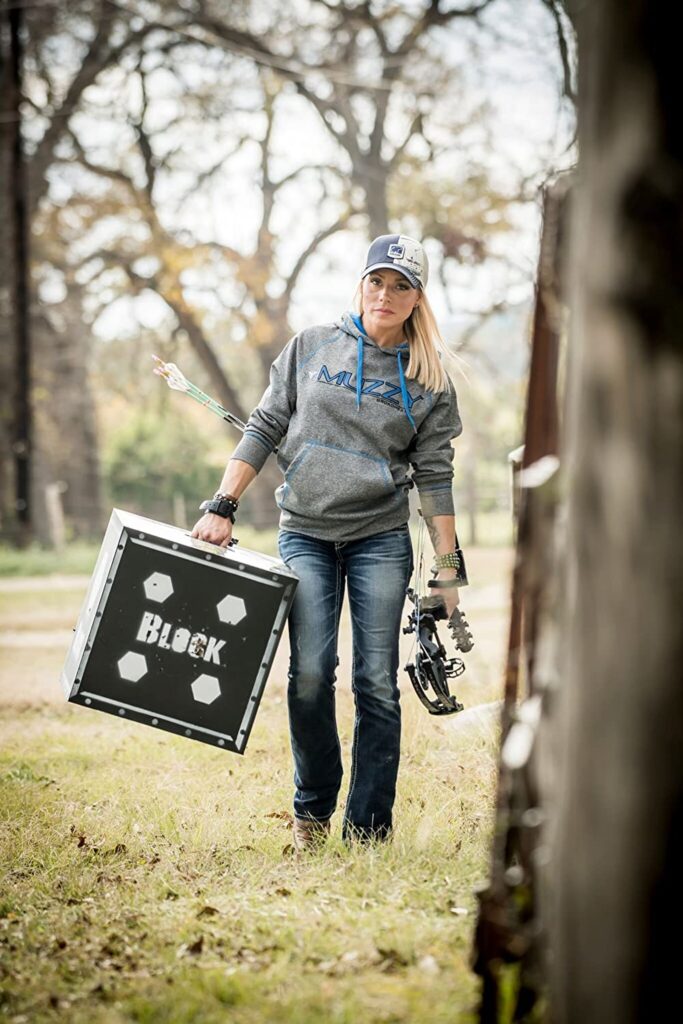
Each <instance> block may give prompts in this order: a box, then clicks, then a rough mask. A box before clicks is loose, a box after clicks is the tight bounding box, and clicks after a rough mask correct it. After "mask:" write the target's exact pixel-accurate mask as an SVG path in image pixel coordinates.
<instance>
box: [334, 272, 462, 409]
mask: <svg viewBox="0 0 683 1024" xmlns="http://www.w3.org/2000/svg"><path fill="white" fill-rule="evenodd" d="M354 305H355V307H356V311H357V312H358V313H360V315H361V316H362V315H363V293H362V282H361V283H360V284H359V285H358V289H357V291H356V296H355V301H354ZM403 330H404V332H405V335H406V338H407V339H408V343H409V344H410V359H409V360H408V366H407V368H406V376H407V377H412V378H413V380H416V381H417V382H418V384H421V385H422V387H423V388H426V389H427V390H428V391H434V392H439V391H448V389H449V388H448V375H447V373H446V370H445V369H444V367H443V364H442V358H444V357H445V358H447V359H454V357H453V354H452V353H451V352H449V351H448V349H447V348H446V343H445V342H444V340H443V338H442V337H441V332H440V330H439V326H438V324H437V322H436V317H435V316H434V312H433V310H432V307H431V306H430V304H429V299H428V298H427V296H426V294H425V292H424V291H420V301H419V302H418V304H417V305H416V306H415V309H414V310H413V312H412V313H411V314H410V316H409V317H408V319H407V320H406V322H405V323H404V325H403Z"/></svg>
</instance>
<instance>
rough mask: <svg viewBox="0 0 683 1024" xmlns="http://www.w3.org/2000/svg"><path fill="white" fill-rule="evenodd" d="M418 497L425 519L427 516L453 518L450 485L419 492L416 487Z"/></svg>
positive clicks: (453, 506) (453, 507)
mask: <svg viewBox="0 0 683 1024" xmlns="http://www.w3.org/2000/svg"><path fill="white" fill-rule="evenodd" d="M417 490H418V494H419V496H420V508H421V509H422V515H423V516H424V518H425V519H426V518H427V517H428V516H454V515H455V505H454V504H453V491H452V489H451V485H450V484H444V485H442V486H441V487H437V488H427V489H426V490H421V489H420V488H419V487H418V489H417Z"/></svg>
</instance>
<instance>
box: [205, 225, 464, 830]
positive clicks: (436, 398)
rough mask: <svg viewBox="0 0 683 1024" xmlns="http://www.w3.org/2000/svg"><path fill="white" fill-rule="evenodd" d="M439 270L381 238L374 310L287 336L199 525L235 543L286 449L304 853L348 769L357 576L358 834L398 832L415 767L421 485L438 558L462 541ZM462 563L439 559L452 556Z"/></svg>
mask: <svg viewBox="0 0 683 1024" xmlns="http://www.w3.org/2000/svg"><path fill="white" fill-rule="evenodd" d="M427 274H428V264H427V257H426V255H425V252H424V249H423V248H422V246H421V245H420V243H419V242H416V241H415V240H414V239H412V238H408V237H406V236H404V235H400V236H399V235H382V236H380V237H379V238H376V239H375V241H374V242H373V243H372V245H371V246H370V249H369V251H368V256H367V260H366V265H365V269H364V270H363V273H362V275H361V282H360V286H359V297H360V315H354V314H345V315H344V316H343V317H342V318H341V320H340V321H339V322H338V323H334V324H326V325H324V326H320V327H312V328H310V329H308V330H304V331H302V332H301V333H300V334H297V335H296V336H295V337H294V338H292V339H291V341H290V342H289V343H288V344H287V346H286V347H285V348H284V350H283V351H282V352H281V354H280V355H279V356H278V358H277V359H276V360H275V362H274V363H273V366H272V369H271V375H270V386H269V387H268V389H267V390H266V392H265V393H264V395H263V397H262V399H261V401H260V402H259V405H258V406H257V408H256V409H255V410H254V411H253V413H252V414H251V416H250V418H249V422H248V423H247V427H246V430H245V432H244V437H243V439H242V441H241V442H240V443H239V444H238V446H237V448H236V449H235V452H234V454H233V456H232V458H231V460H230V462H229V463H228V466H227V469H226V471H225V475H224V476H223V480H222V482H221V487H220V491H219V492H217V494H216V495H215V496H214V500H213V501H212V502H205V503H204V504H203V505H202V509H205V514H204V516H203V517H202V518H201V519H200V520H199V522H198V523H197V524H196V526H195V528H194V531H193V536H194V537H198V538H201V539H202V540H206V541H211V542H212V543H214V544H221V545H225V544H227V543H228V542H229V540H230V538H231V536H232V525H233V522H234V511H235V509H236V508H237V504H238V499H239V498H240V497H241V495H242V494H243V492H244V491H245V490H246V488H247V487H248V486H249V484H250V483H251V481H252V480H253V479H254V478H255V476H256V474H257V473H258V471H259V470H260V469H261V467H262V466H263V464H264V462H265V460H266V459H267V457H268V455H269V454H270V453H271V452H272V451H273V449H274V448H276V447H278V446H279V453H278V463H279V465H280V468H281V469H282V471H283V473H284V482H283V483H282V485H281V486H280V487H279V488H278V489H277V491H276V499H277V503H278V505H279V507H280V510H281V516H280V533H279V549H280V555H281V557H282V559H283V561H284V562H286V563H287V565H288V566H290V568H292V569H293V570H294V571H295V572H296V574H297V575H298V577H299V580H300V582H299V584H298V586H297V590H296V596H295V599H294V604H293V606H292V610H291V614H290V618H289V635H290V647H291V660H290V670H289V689H288V706H289V718H290V733H291V742H292V753H293V757H294V780H295V786H296V791H295V796H294V815H295V817H294V840H295V845H296V847H297V849H302V848H304V847H307V846H310V845H314V844H316V843H317V842H320V841H321V839H324V837H325V836H326V835H327V833H328V832H329V829H330V818H331V816H332V814H333V813H334V810H335V808H336V803H337V796H338V793H339V788H340V784H341V779H342V762H341V751H340V745H339V738H338V734H337V726H336V719H335V698H334V689H335V679H336V675H335V672H336V666H337V664H338V659H337V638H338V629H339V617H340V613H341V607H342V602H343V597H344V589H345V587H348V593H349V604H350V611H351V621H352V626H353V676H352V688H353V693H354V698H355V704H356V718H355V730H354V736H353V753H352V764H351V778H350V787H349V795H348V800H347V803H346V808H345V811H344V821H343V829H342V834H343V836H344V838H345V839H352V838H360V839H377V840H382V839H386V838H388V837H389V836H390V834H391V830H392V809H393V804H394V797H395V792H396V776H397V772H398V764H399V751H400V732H401V711H400V705H399V690H398V685H397V671H398V638H399V632H400V623H401V616H402V613H403V605H404V600H405V591H406V587H407V585H408V582H409V579H410V574H411V571H412V564H413V559H412V548H411V540H410V534H409V532H408V518H409V508H408V490H409V488H410V487H411V486H413V483H414V484H415V485H416V486H417V489H418V492H419V497H420V506H421V510H422V514H423V516H424V518H425V521H426V524H427V528H428V530H429V534H430V538H431V540H432V544H433V547H434V550H435V553H436V555H437V556H446V555H448V554H449V553H453V552H454V551H455V548H456V535H455V518H454V513H453V499H452V494H451V483H452V477H453V469H452V459H453V450H452V447H451V440H452V439H453V438H454V437H457V436H458V435H459V434H460V432H461V430H462V427H461V423H460V417H459V415H458V407H457V402H456V396H455V391H454V389H453V385H452V383H451V381H450V380H449V378H448V377H447V375H446V373H445V371H444V370H443V368H442V365H441V362H440V359H439V353H438V350H437V347H436V346H437V344H438V342H439V335H438V330H437V327H436V323H435V320H434V316H433V314H432V312H431V309H430V307H429V304H428V301H427V296H426V294H425V291H424V289H425V285H426V283H427ZM411 470H412V474H411ZM453 560H454V559H453V556H452V555H451V558H450V559H449V558H441V559H439V558H437V566H438V564H439V562H440V561H441V562H442V563H443V564H448V563H449V562H451V563H452V562H453ZM456 563H457V559H456ZM459 579H460V578H459V577H458V576H457V571H456V569H454V568H444V569H439V574H438V581H439V582H440V583H443V585H444V586H443V590H437V591H436V593H441V594H442V596H443V597H444V598H445V601H446V605H447V608H448V611H449V613H450V612H452V610H453V609H454V607H455V606H456V605H457V603H458V597H457V583H458V581H459Z"/></svg>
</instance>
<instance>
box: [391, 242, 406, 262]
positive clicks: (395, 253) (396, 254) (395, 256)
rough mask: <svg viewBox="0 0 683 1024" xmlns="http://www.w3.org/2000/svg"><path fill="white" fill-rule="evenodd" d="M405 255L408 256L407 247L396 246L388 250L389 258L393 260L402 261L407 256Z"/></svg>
mask: <svg viewBox="0 0 683 1024" xmlns="http://www.w3.org/2000/svg"><path fill="white" fill-rule="evenodd" d="M405 254H406V247H405V245H396V244H394V245H390V246H389V248H388V249H387V256H389V257H390V258H391V259H392V260H402V259H403V257H404V256H405Z"/></svg>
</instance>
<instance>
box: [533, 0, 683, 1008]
mask: <svg viewBox="0 0 683 1024" xmlns="http://www.w3.org/2000/svg"><path fill="white" fill-rule="evenodd" d="M578 22H579V62H580V69H581V81H580V105H579V109H580V145H581V164H580V181H579V188H578V190H577V191H578V196H577V201H576V206H575V209H574V218H573V239H574V251H573V279H574V280H573V295H572V302H571V306H572V338H571V343H570V359H571V365H570V384H569V404H568V412H567V419H568V428H567V435H566V436H567V451H566V458H565V464H566V465H567V467H568V471H569V473H570V479H569V481H568V487H567V493H568V494H569V507H568V516H569V528H568V544H567V564H566V573H565V587H564V590H565V594H566V597H565V607H564V633H563V643H562V657H561V659H560V665H561V683H562V686H561V689H560V695H559V722H558V730H559V735H558V740H559V742H558V760H559V764H558V770H559V782H558V791H557V792H556V794H555V801H554V806H555V808H556V821H555V828H554V838H553V847H552V848H553V851H554V856H553V859H552V862H551V863H552V867H551V869H550V877H549V881H550V891H551V892H552V893H553V905H552V906H551V907H550V908H549V911H550V913H549V918H550V925H551V930H550V939H551V948H552V954H553V955H552V963H553V965H554V966H553V970H554V979H553V995H552V1004H553V1015H552V1019H553V1021H554V1022H557V1024H574V1022H576V1021H581V1022H582V1024H629V1022H632V1021H643V1022H645V1021H648V1022H649V1021H660V1020H662V1021H663V1020H668V1019H670V1017H671V1015H672V1014H673V1015H675V1012H676V1011H675V1006H676V1005H677V1004H678V1002H679V998H680V994H679V991H678V989H679V982H678V972H677V969H676V968H677V966H678V965H677V964H675V963H674V956H676V959H677V958H678V950H677V944H676V935H677V931H678V930H677V925H678V918H677V908H678V906H679V905H680V896H679V890H680V880H679V877H678V872H679V871H680V867H681V864H683V855H682V850H681V838H680V837H681V835H682V834H683V831H682V830H681V825H682V824H683V822H682V821H681V817H682V809H683V787H682V783H683V687H681V676H682V673H683V630H682V629H681V607H683V580H682V575H683V574H682V567H681V555H680V544H681V541H680V536H681V508H683V472H682V469H683V467H682V465H681V461H682V459H681V438H682V437H683V358H682V347H683V342H682V339H683V251H682V245H681V224H682V223H683V145H682V144H683V122H682V120H681V116H680V105H679V102H678V100H677V94H678V82H679V68H680V53H679V50H680V42H679V39H678V37H677V35H676V33H674V32H672V31H671V23H670V20H669V19H668V18H667V17H666V16H665V11H664V10H663V8H662V5H659V4H648V3H647V2H646V0H632V2H631V3H629V4H623V3H621V2H619V0H599V2H595V3H593V4H583V5H582V6H581V10H580V16H579V19H578ZM667 926H668V928H669V929H671V931H670V932H669V933H668V934H667ZM669 934H671V935H672V938H671V939H669V937H668V935H669ZM670 1007H673V1008H674V1009H673V1010H672V1009H670Z"/></svg>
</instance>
